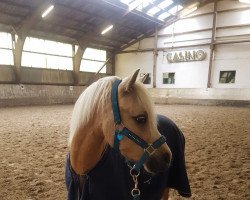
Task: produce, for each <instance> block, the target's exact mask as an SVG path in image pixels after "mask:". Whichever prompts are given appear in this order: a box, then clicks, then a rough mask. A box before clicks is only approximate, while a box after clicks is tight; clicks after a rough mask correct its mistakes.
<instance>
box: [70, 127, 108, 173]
mask: <svg viewBox="0 0 250 200" xmlns="http://www.w3.org/2000/svg"><path fill="white" fill-rule="evenodd" d="M105 145H106V143H105V141H104V137H103V134H102V132H101V129H98V128H97V129H95V130H93V126H92V127H91V126H89V125H85V126H82V127H80V128H79V129H78V130H77V132H76V133H75V134H74V137H73V139H72V142H71V145H70V163H71V167H72V168H73V170H74V171H75V172H76V173H77V174H79V175H82V174H85V173H86V172H88V171H89V170H90V169H92V168H93V167H94V166H95V165H96V164H97V162H98V161H99V160H100V158H101V155H102V152H103V151H104V148H105Z"/></svg>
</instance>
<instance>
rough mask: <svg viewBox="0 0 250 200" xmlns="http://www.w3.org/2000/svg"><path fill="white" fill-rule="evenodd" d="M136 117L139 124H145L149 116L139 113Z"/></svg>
mask: <svg viewBox="0 0 250 200" xmlns="http://www.w3.org/2000/svg"><path fill="white" fill-rule="evenodd" d="M134 119H135V121H136V122H137V123H138V124H145V123H146V122H147V117H146V116H145V115H138V116H136V117H134Z"/></svg>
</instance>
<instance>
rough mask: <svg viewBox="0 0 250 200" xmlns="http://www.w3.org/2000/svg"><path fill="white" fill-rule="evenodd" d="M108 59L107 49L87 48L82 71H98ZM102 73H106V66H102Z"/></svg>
mask: <svg viewBox="0 0 250 200" xmlns="http://www.w3.org/2000/svg"><path fill="white" fill-rule="evenodd" d="M106 59H107V55H106V51H105V50H100V49H93V48H87V49H86V50H85V52H84V54H83V58H82V62H81V66H80V71H85V72H97V71H99V69H100V68H101V67H102V66H103V65H104V64H105V62H106ZM100 73H106V66H104V67H103V68H102V70H101V71H100Z"/></svg>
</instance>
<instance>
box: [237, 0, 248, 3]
mask: <svg viewBox="0 0 250 200" xmlns="http://www.w3.org/2000/svg"><path fill="white" fill-rule="evenodd" d="M239 2H241V3H249V4H250V0H239Z"/></svg>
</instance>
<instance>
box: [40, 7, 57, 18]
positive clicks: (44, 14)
mask: <svg viewBox="0 0 250 200" xmlns="http://www.w3.org/2000/svg"><path fill="white" fill-rule="evenodd" d="M53 9H54V5H51V6H50V7H48V8H47V9H46V10H45V11H44V12H43V14H42V18H44V17H46V16H47V15H48V14H49V13H50V12H51V10H53Z"/></svg>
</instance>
